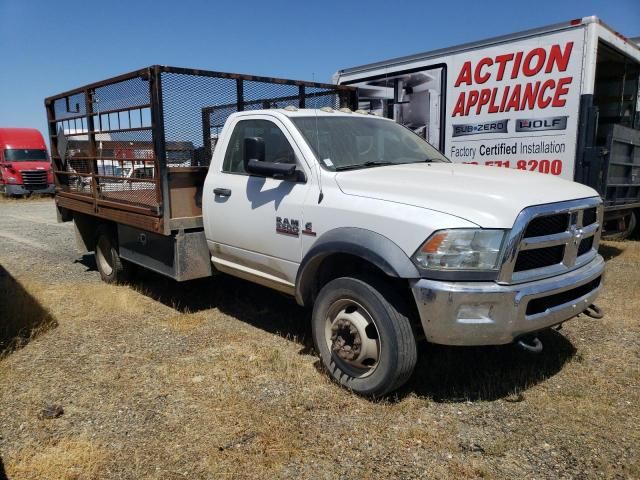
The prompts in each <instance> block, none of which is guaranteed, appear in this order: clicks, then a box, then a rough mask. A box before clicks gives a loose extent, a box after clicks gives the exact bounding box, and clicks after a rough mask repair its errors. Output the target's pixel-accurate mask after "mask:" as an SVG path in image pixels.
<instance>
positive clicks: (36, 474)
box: [5, 438, 108, 480]
mask: <svg viewBox="0 0 640 480" xmlns="http://www.w3.org/2000/svg"><path fill="white" fill-rule="evenodd" d="M107 458H108V453H107V451H106V449H105V448H104V446H102V445H98V444H96V443H95V442H92V441H90V440H87V439H74V438H62V439H59V440H57V441H54V442H50V443H47V444H45V445H38V447H37V448H33V447H27V448H24V449H22V450H19V451H18V452H16V455H15V457H13V458H12V459H11V462H10V463H8V464H7V465H5V467H6V474H7V475H8V477H9V478H11V479H12V480H21V479H24V480H33V479H42V480H85V479H86V480H92V479H95V478H98V477H99V476H101V475H103V474H105V465H106V460H107Z"/></svg>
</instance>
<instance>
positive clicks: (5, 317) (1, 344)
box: [0, 265, 55, 358]
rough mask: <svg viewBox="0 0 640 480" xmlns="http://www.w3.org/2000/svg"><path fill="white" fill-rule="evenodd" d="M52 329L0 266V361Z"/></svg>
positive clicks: (47, 317)
mask: <svg viewBox="0 0 640 480" xmlns="http://www.w3.org/2000/svg"><path fill="white" fill-rule="evenodd" d="M52 326H55V320H54V319H53V317H52V316H51V315H50V314H49V312H47V311H46V310H45V309H44V308H42V306H41V305H40V304H39V303H38V301H37V300H36V299H35V298H34V297H33V296H32V295H31V294H30V293H29V292H28V290H27V289H26V288H25V287H24V286H23V285H22V284H21V283H20V282H18V281H16V280H15V279H14V278H13V277H12V276H11V275H10V274H9V273H8V272H7V271H6V270H5V269H4V268H2V266H1V265H0V358H2V356H4V355H6V354H7V353H8V352H10V351H12V350H14V349H16V348H19V347H21V346H23V345H25V344H26V343H28V342H29V341H30V340H31V339H32V338H35V337H36V336H37V335H38V334H40V333H42V332H44V331H46V330H47V329H49V328H51V327H52Z"/></svg>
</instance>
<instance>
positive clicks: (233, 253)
mask: <svg viewBox="0 0 640 480" xmlns="http://www.w3.org/2000/svg"><path fill="white" fill-rule="evenodd" d="M230 131H231V130H230ZM248 136H252V137H253V136H260V137H263V138H264V139H265V151H266V160H267V161H283V160H284V161H286V162H292V161H296V163H297V164H298V168H299V169H300V170H303V171H304V170H305V168H306V165H305V164H304V162H303V161H300V159H301V158H302V156H301V152H300V151H299V150H298V149H297V146H296V145H295V143H294V142H292V141H291V137H290V135H289V134H288V132H287V131H286V129H285V128H284V127H283V126H282V125H281V124H280V123H279V121H278V120H277V119H275V118H273V117H269V116H266V115H265V116H252V117H251V119H246V120H243V119H240V120H238V121H237V122H236V124H235V125H234V126H233V133H232V134H231V135H230V138H229V140H228V142H227V145H226V148H225V151H224V153H222V154H221V155H220V159H219V161H218V162H217V163H216V164H214V165H213V166H212V168H216V173H215V175H213V176H210V178H212V180H210V181H209V182H207V185H206V186H205V187H206V190H205V192H204V195H206V196H207V198H205V200H204V203H205V204H206V205H205V208H208V209H210V210H209V211H210V212H211V214H210V215H208V217H207V219H206V222H207V231H208V232H209V234H208V240H209V248H210V250H211V254H212V260H213V262H214V264H216V266H217V267H218V268H221V269H223V270H224V269H234V270H239V271H242V272H244V274H245V275H244V276H247V277H251V276H260V277H263V279H266V280H268V281H270V282H275V283H284V284H289V285H293V284H294V283H295V275H296V271H297V267H298V265H299V263H300V260H301V241H300V232H301V230H302V228H301V222H302V209H303V204H304V200H305V198H306V195H307V191H308V184H307V183H302V182H293V181H288V180H279V179H274V178H265V177H260V176H253V175H248V174H246V172H244V166H243V165H242V164H241V159H242V155H243V142H244V138H246V137H248ZM222 157H224V158H222ZM307 175H308V172H307ZM215 191H218V192H219V193H218V194H216V193H214V192H215Z"/></svg>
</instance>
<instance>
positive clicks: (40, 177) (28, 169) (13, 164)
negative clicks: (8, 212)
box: [0, 128, 55, 197]
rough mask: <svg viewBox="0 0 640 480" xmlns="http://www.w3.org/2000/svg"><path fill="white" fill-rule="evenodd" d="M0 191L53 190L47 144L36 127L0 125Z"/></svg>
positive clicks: (21, 192) (6, 192)
mask: <svg viewBox="0 0 640 480" xmlns="http://www.w3.org/2000/svg"><path fill="white" fill-rule="evenodd" d="M0 193H2V194H4V195H5V196H7V197H9V196H20V195H31V194H32V193H41V194H53V193H55V184H54V182H53V171H52V169H51V164H50V162H49V155H48V153H47V146H46V144H45V142H44V138H43V137H42V134H41V133H40V132H39V131H38V130H36V129H32V128H0Z"/></svg>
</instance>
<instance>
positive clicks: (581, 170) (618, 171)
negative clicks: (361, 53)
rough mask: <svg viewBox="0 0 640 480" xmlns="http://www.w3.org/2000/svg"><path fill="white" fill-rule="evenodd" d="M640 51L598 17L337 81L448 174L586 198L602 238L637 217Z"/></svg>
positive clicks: (355, 70)
mask: <svg viewBox="0 0 640 480" xmlns="http://www.w3.org/2000/svg"><path fill="white" fill-rule="evenodd" d="M639 76H640V48H638V45H637V44H636V43H635V42H633V41H631V40H628V39H626V38H625V37H623V36H622V35H620V34H619V33H618V32H616V31H615V30H613V29H612V28H610V27H608V26H607V25H605V24H604V23H603V22H602V21H600V20H599V19H598V18H596V17H585V18H582V19H576V20H572V21H569V22H564V23H559V24H556V25H551V26H548V27H542V28H536V29H532V30H527V31H524V32H518V33H513V34H509V35H504V36H501V37H496V38H491V39H488V40H481V41H477V42H472V43H468V44H464V45H458V46H454V47H449V48H443V49H440V50H434V51H431V52H424V53H418V54H415V55H410V56H406V57H400V58H394V59H389V60H383V61H380V62H376V63H372V64H368V65H362V66H357V67H352V68H345V69H342V70H339V71H338V72H337V73H336V75H335V77H334V81H335V82H336V83H338V84H341V85H350V86H355V87H357V88H358V91H359V108H362V109H366V110H370V111H373V112H376V113H378V114H380V115H382V116H385V117H388V118H393V119H394V120H395V121H397V122H399V123H401V124H403V125H405V126H407V127H408V128H411V129H412V130H414V131H415V132H416V133H418V134H419V135H420V136H422V137H423V138H424V139H425V140H427V141H428V142H430V143H431V144H432V145H434V146H436V147H437V148H438V149H439V150H440V151H441V152H443V153H444V154H445V155H447V156H448V157H449V158H450V159H451V160H453V161H454V162H456V163H467V164H474V165H491V166H495V167H499V168H512V169H518V170H530V171H536V172H540V173H545V174H548V175H552V176H558V177H562V178H565V179H567V180H574V181H576V182H580V183H583V184H585V185H588V186H590V187H592V188H594V189H595V190H596V191H598V193H599V194H600V195H601V196H602V198H603V200H604V205H605V225H604V228H605V233H616V232H621V233H623V234H628V233H630V231H631V230H632V229H633V226H634V225H635V224H636V217H637V215H638V210H637V209H638V208H639V207H640V150H639V148H640V147H639V146H640V97H639V81H638V78H639Z"/></svg>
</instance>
